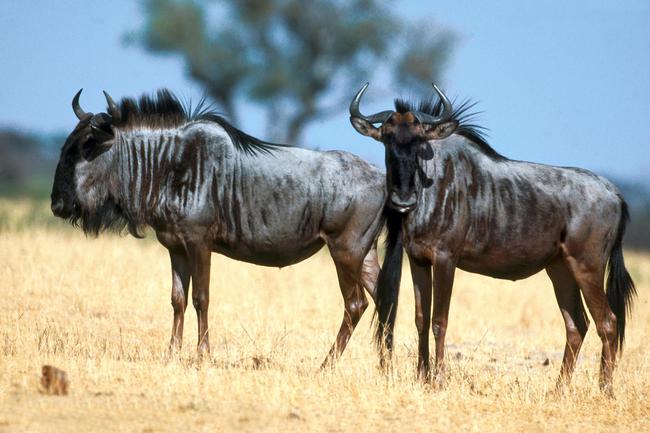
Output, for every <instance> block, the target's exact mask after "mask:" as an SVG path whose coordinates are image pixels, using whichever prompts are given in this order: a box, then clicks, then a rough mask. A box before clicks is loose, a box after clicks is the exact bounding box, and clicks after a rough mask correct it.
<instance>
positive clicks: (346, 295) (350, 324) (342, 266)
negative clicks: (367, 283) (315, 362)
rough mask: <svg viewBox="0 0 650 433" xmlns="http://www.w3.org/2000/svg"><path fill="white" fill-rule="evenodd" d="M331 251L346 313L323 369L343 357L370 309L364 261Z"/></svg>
mask: <svg viewBox="0 0 650 433" xmlns="http://www.w3.org/2000/svg"><path fill="white" fill-rule="evenodd" d="M330 251H331V252H332V257H333V258H334V264H335V265H336V274H337V275H338V278H339V286H340V287H341V294H342V295H343V303H344V307H345V311H344V312H343V321H342V322H341V328H340V329H339V333H338V335H337V337H336V340H335V341H334V344H333V345H332V348H331V349H330V351H329V353H328V355H327V357H326V358H325V360H324V361H323V363H322V364H321V368H326V367H330V366H332V365H333V364H334V363H335V362H336V360H337V359H338V358H339V357H340V356H341V354H342V353H343V351H344V350H345V346H347V344H348V341H349V340H350V337H351V336H352V332H354V328H355V327H356V326H357V323H359V320H360V319H361V316H362V315H363V312H364V311H366V308H367V307H368V299H367V298H366V294H365V293H364V292H363V288H362V287H361V285H362V284H361V264H362V261H361V260H360V259H356V258H354V257H352V256H350V255H348V254H347V253H342V252H338V251H337V252H335V251H333V250H332V249H331V250H330Z"/></svg>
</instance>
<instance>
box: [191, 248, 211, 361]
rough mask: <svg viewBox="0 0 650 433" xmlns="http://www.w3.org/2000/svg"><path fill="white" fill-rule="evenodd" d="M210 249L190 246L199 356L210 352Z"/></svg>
mask: <svg viewBox="0 0 650 433" xmlns="http://www.w3.org/2000/svg"><path fill="white" fill-rule="evenodd" d="M210 254H211V253H210V250H208V249H207V248H205V247H203V246H192V247H188V255H189V258H190V267H191V271H192V303H193V304H194V309H195V310H196V318H197V321H198V330H199V338H198V346H197V351H198V354H199V357H200V358H202V357H203V356H204V355H209V354H210V339H209V337H208V306H209V305H210Z"/></svg>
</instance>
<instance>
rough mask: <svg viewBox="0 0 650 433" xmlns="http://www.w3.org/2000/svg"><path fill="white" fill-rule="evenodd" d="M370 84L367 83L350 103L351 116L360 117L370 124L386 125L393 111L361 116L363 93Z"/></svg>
mask: <svg viewBox="0 0 650 433" xmlns="http://www.w3.org/2000/svg"><path fill="white" fill-rule="evenodd" d="M369 84H370V83H369V82H367V81H366V84H364V85H363V87H362V88H361V89H360V90H359V91H358V92H357V94H356V95H354V98H352V102H350V116H352V117H359V118H361V119H364V120H366V121H367V122H369V123H384V122H385V121H386V120H388V118H389V117H390V115H391V114H393V111H380V112H379V113H375V114H373V115H370V116H364V115H363V114H361V111H359V104H360V103H361V97H362V96H363V92H365V91H366V89H367V88H368V85H369Z"/></svg>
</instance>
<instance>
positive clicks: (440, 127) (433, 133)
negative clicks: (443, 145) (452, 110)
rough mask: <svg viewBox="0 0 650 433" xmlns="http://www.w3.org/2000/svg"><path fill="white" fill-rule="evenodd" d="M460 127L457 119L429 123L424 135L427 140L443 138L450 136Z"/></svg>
mask: <svg viewBox="0 0 650 433" xmlns="http://www.w3.org/2000/svg"><path fill="white" fill-rule="evenodd" d="M457 128H458V121H457V120H450V121H449V122H443V123H439V124H437V125H427V126H426V129H425V133H424V135H425V136H426V138H427V140H442V139H443V138H447V137H449V136H450V135H451V134H453V132H454V131H455V130H456V129H457Z"/></svg>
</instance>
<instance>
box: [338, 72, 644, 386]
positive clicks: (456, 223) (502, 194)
mask: <svg viewBox="0 0 650 433" xmlns="http://www.w3.org/2000/svg"><path fill="white" fill-rule="evenodd" d="M366 87H367V84H366V85H365V86H364V87H363V88H362V89H361V90H360V91H359V92H358V93H357V95H356V96H355V97H354V99H353V100H352V103H351V104H350V116H351V117H350V120H351V122H352V125H353V126H354V128H355V129H356V130H357V131H358V132H360V133H361V134H363V135H367V136H370V137H372V138H374V139H376V140H378V141H381V142H382V143H383V144H384V146H385V150H386V181H387V191H388V197H389V198H388V204H389V205H390V206H391V207H393V208H394V209H396V210H397V211H398V212H400V213H401V214H402V215H403V219H402V221H395V222H391V220H390V219H389V220H388V223H389V248H388V252H387V257H389V258H390V259H389V260H387V262H384V266H383V269H382V272H381V275H380V277H379V281H380V282H379V284H378V290H377V300H376V305H377V311H378V317H379V320H378V328H377V340H378V343H380V344H382V340H383V344H385V346H386V347H387V348H388V349H389V351H390V349H391V347H392V329H393V324H394V321H395V312H396V305H397V293H398V289H399V275H398V273H399V271H400V266H399V265H398V263H401V247H402V242H403V245H404V248H405V249H406V251H407V254H408V257H409V261H410V265H411V272H412V277H413V284H414V287H415V296H416V315H415V318H416V319H415V322H416V326H417V330H418V333H419V362H418V371H419V374H420V375H421V376H422V377H423V378H427V377H428V375H429V342H428V338H429V337H428V332H429V326H430V316H431V291H432V283H433V298H434V305H433V335H434V337H435V340H436V376H435V379H436V380H437V381H441V380H442V373H443V369H444V340H445V332H446V329H447V317H448V312H449V302H450V298H451V291H452V284H453V280H454V271H455V269H456V267H459V268H461V269H463V270H466V271H469V272H476V273H479V274H483V275H488V276H491V277H495V278H504V279H511V280H517V279H521V278H526V277H528V276H530V275H532V274H534V273H537V272H538V271H540V270H542V269H546V272H547V273H548V275H549V277H550V279H551V281H552V283H553V287H554V289H555V295H556V297H557V301H558V304H559V307H560V311H561V313H562V316H563V318H564V322H565V325H566V347H565V351H564V359H563V361H562V369H561V373H560V378H559V380H558V386H560V385H562V384H564V383H569V381H570V378H571V374H572V372H573V368H574V364H575V359H576V357H577V356H578V351H579V350H580V346H581V344H582V341H583V339H584V336H585V334H586V332H587V327H588V319H587V316H586V314H585V310H584V306H583V303H582V300H581V298H580V293H582V296H583V297H584V300H585V302H586V303H587V307H588V309H589V311H590V313H591V316H592V318H593V319H594V321H595V322H596V330H597V332H598V335H599V336H600V338H601V340H602V343H603V347H602V360H601V368H600V371H601V381H600V383H601V387H602V388H603V389H604V390H606V391H608V392H611V389H612V388H611V386H612V371H613V368H614V363H615V360H616V353H617V349H620V348H621V346H622V344H623V340H624V336H625V322H626V312H628V311H629V308H630V306H631V304H632V298H633V295H634V293H635V289H634V284H633V282H632V280H631V278H630V276H629V274H628V272H627V270H626V269H625V264H624V261H623V252H622V239H623V234H624V232H625V225H626V222H627V220H628V211H627V205H626V204H625V201H624V200H623V198H622V197H621V195H620V193H619V192H618V190H617V189H616V187H615V186H614V185H612V183H610V182H609V181H607V180H606V179H604V178H602V177H600V176H597V175H595V174H593V173H591V172H589V171H587V170H582V169H578V168H565V167H552V166H548V165H543V164H534V163H530V162H523V161H513V160H510V159H508V158H505V157H504V156H501V155H499V154H498V153H497V152H496V151H495V150H494V149H492V148H491V147H490V146H489V145H488V143H487V142H486V141H485V139H484V138H483V136H482V135H481V133H480V129H479V127H476V126H474V125H471V124H470V123H469V122H470V121H471V119H472V115H471V114H470V115H468V114H467V112H468V109H469V108H471V105H470V104H468V103H465V104H461V105H460V106H459V107H458V108H457V109H455V110H454V109H453V107H452V104H451V102H450V101H449V100H448V99H447V98H446V97H445V96H444V94H443V93H442V92H441V91H439V89H438V88H437V87H436V88H435V89H436V91H437V93H438V99H437V100H431V101H428V102H427V101H425V102H423V103H421V104H420V105H419V107H416V106H414V105H413V104H409V103H407V102H405V101H402V100H397V101H396V103H395V111H384V112H381V113H377V114H375V115H372V116H364V115H363V114H361V112H360V111H359V102H360V99H361V96H362V94H363V92H364V90H365V89H366ZM434 87H435V86H434ZM373 123H381V126H379V127H375V126H374V125H373ZM400 232H401V237H400ZM608 263H609V273H608V276H607V291H606V292H605V291H604V290H603V282H604V279H605V271H606V268H607V264H608ZM432 268H433V276H432ZM387 272H391V273H393V274H394V275H392V276H387V275H384V273H387ZM389 353H390V352H389Z"/></svg>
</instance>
